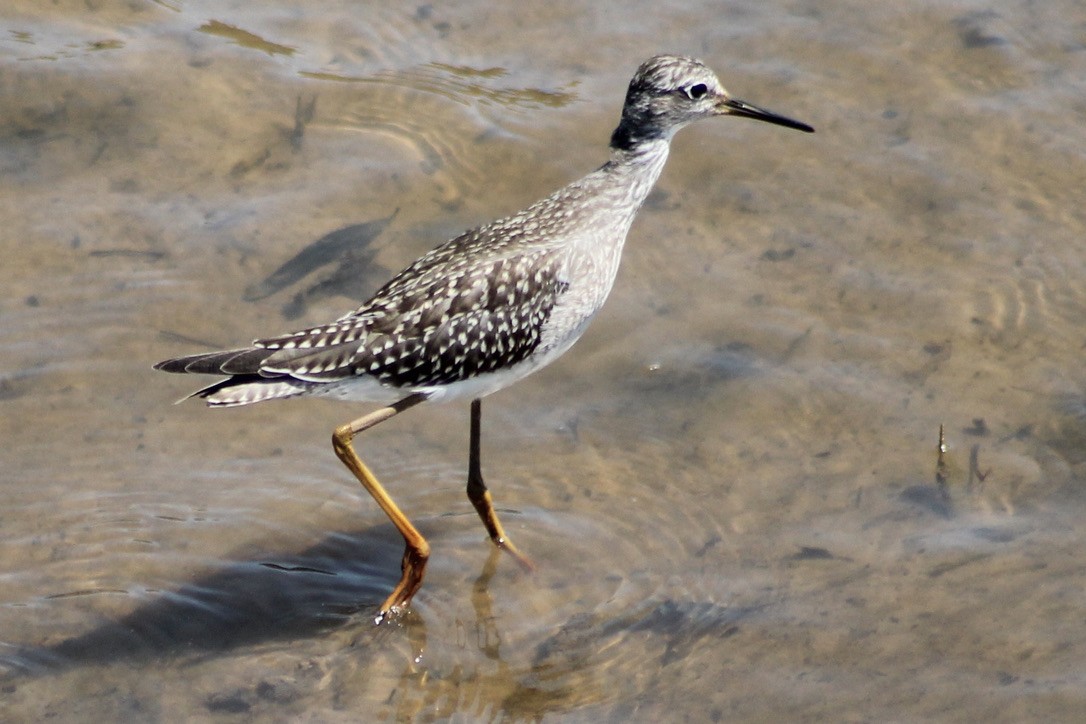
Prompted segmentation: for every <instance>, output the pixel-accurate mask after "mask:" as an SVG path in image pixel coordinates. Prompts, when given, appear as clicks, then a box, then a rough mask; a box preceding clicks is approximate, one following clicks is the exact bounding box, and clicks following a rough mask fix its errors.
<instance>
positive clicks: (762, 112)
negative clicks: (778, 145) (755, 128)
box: [720, 98, 814, 133]
mask: <svg viewBox="0 0 1086 724" xmlns="http://www.w3.org/2000/svg"><path fill="white" fill-rule="evenodd" d="M720 113H721V114H724V115H729V116H741V117H743V118H753V119H754V120H756V121H765V122H767V123H775V124H777V125H778V126H784V127H785V128H794V129H796V130H797V131H803V132H805V133H814V129H813V128H811V127H810V126H808V125H807V124H806V123H800V122H799V121H793V120H792V119H791V118H787V117H785V116H781V115H778V114H776V113H773V112H772V111H767V110H766V109H764V108H759V107H758V106H756V105H753V104H751V103H747V102H746V101H741V100H739V99H737V98H727V99H725V100H723V101H721V103H720Z"/></svg>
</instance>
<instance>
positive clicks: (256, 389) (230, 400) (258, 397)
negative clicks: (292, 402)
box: [179, 375, 315, 407]
mask: <svg viewBox="0 0 1086 724" xmlns="http://www.w3.org/2000/svg"><path fill="white" fill-rule="evenodd" d="M314 386H315V385H313V384H312V383H309V382H303V381H301V380H295V379H292V378H290V377H278V378H275V379H268V378H267V377H261V376H259V375H236V376H234V377H228V378H226V379H225V380H219V381H218V382H215V383H213V384H210V385H208V386H207V387H203V388H201V389H199V390H196V392H193V393H192V394H191V395H189V396H188V397H185V398H184V399H185V400H187V399H189V398H192V397H199V398H202V399H204V400H207V404H208V405H209V406H210V407H240V406H242V405H252V404H254V403H257V402H264V401H265V400H281V399H286V398H288V397H296V396H297V395H302V394H305V393H306V392H308V391H309V390H310V389H311V388H312V387H314ZM180 401H183V400H179V402H180Z"/></svg>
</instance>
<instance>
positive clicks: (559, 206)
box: [155, 55, 814, 621]
mask: <svg viewBox="0 0 1086 724" xmlns="http://www.w3.org/2000/svg"><path fill="white" fill-rule="evenodd" d="M728 115H730V116H742V117H746V118H754V119H756V120H760V121H768V122H770V123H775V124H778V125H781V126H786V127H788V128H795V129H798V130H801V131H806V132H811V131H813V130H814V129H812V128H811V127H810V126H808V125H806V124H804V123H800V122H798V121H794V120H792V119H790V118H785V117H784V116H780V115H777V114H775V113H771V112H769V111H766V110H764V109H762V108H759V107H757V106H754V105H751V104H749V103H745V102H743V101H740V100H737V99H735V98H732V97H731V96H729V95H728V93H727V91H725V90H724V88H723V86H721V84H720V81H718V80H717V78H716V76H715V75H714V74H713V72H712V71H711V70H709V68H707V67H706V66H705V65H704V64H703V63H701V62H700V61H697V60H693V59H691V58H683V57H676V56H670V55H660V56H657V57H655V58H651V59H649V60H647V61H646V62H645V63H643V64H642V65H641V67H640V68H638V70H637V73H636V74H635V75H634V77H633V80H632V81H631V82H630V86H629V90H628V91H627V93H626V102H625V105H624V106H623V108H622V120H621V121H620V122H619V125H618V128H616V129H615V132H614V134H613V135H612V136H611V158H610V160H608V161H607V163H605V164H604V165H603V166H601V167H600V168H599V169H597V170H596V171H594V172H592V173H590V174H588V175H587V176H585V177H584V178H582V179H581V180H579V181H575V182H573V183H571V184H570V185H568V186H566V187H565V188H562V189H559V190H558V191H556V192H555V193H554V194H552V195H550V196H548V197H547V198H545V199H543V200H542V201H539V202H537V203H535V204H533V205H531V206H529V207H528V208H526V209H524V210H523V211H521V212H520V213H517V214H514V215H512V216H508V217H506V218H503V219H499V220H497V221H493V222H491V223H489V224H486V225H485V226H481V227H479V228H477V229H473V230H472V231H468V232H466V233H464V234H462V235H461V236H458V237H456V238H455V239H452V240H450V241H447V242H445V243H444V244H442V245H440V246H438V247H437V248H435V249H434V250H433V251H431V252H430V253H428V254H426V255H425V256H423V257H422V258H420V259H419V260H418V261H416V262H415V263H414V264H412V265H411V266H409V267H407V269H405V270H404V271H402V272H400V273H399V274H397V275H396V276H395V277H394V278H393V279H392V280H391V281H389V282H388V283H387V284H385V285H384V286H383V287H382V288H381V289H379V290H378V291H377V293H376V294H374V295H373V297H372V298H371V299H370V300H369V301H367V302H366V303H365V304H363V305H362V306H361V307H359V308H358V309H356V310H354V311H353V312H350V313H348V314H345V315H344V316H342V317H340V318H339V319H337V320H335V321H334V322H331V323H329V324H324V325H321V326H318V327H311V328H309V329H303V330H301V331H299V332H293V333H290V334H284V335H281V336H278V337H269V338H266V339H259V340H256V341H255V342H253V344H252V345H250V346H248V347H242V348H239V349H232V350H227V351H223V352H209V353H204V354H196V355H190V356H187V357H178V358H176V359H171V360H166V361H165V362H160V363H159V364H157V365H155V367H156V369H160V370H165V371H166V372H187V373H203V374H215V375H226V379H223V380H219V381H218V382H215V383H214V384H212V385H210V386H209V387H205V388H203V389H201V390H198V391H197V392H195V393H193V396H199V397H202V398H204V399H205V400H207V403H208V404H209V405H211V406H213V407H232V406H237V405H248V404H252V403H254V402H263V401H265V400H273V399H281V398H287V397H301V396H308V395H315V396H322V397H331V398H335V399H339V400H346V401H352V402H380V403H385V406H384V407H381V408H380V409H378V410H376V411H374V412H371V413H370V414H368V415H365V416H363V417H360V418H358V419H357V420H355V421H354V422H350V423H347V424H346V425H342V426H340V427H338V428H336V430H335V432H334V433H333V435H332V444H333V447H334V449H335V452H336V454H337V455H338V456H339V458H340V460H342V461H343V463H344V464H345V465H346V466H347V467H348V468H349V469H350V470H351V472H352V473H354V475H355V476H356V477H357V478H358V480H359V481H360V482H361V483H362V485H363V486H364V487H365V488H366V490H367V491H368V492H369V493H370V495H372V496H373V498H374V500H376V501H377V504H378V505H379V506H381V509H382V510H384V512H385V514H386V515H388V517H389V519H391V521H392V522H393V524H394V525H395V526H396V528H397V529H399V531H400V533H401V534H402V535H403V538H404V541H405V543H406V548H405V550H404V556H403V562H402V565H401V569H402V574H401V577H400V581H399V584H398V585H397V586H396V588H395V589H394V590H393V591H392V594H391V595H389V597H388V599H387V600H386V601H385V602H384V604H382V606H381V609H380V612H379V614H378V616H377V620H378V621H381V620H383V619H384V618H385V617H386V616H387V615H388V614H389V613H390V612H395V611H397V610H399V609H402V608H404V607H406V606H407V605H408V604H409V603H410V602H411V598H412V596H414V595H415V592H416V591H418V589H419V586H420V585H421V584H422V577H423V573H424V572H425V569H426V561H427V559H428V557H429V554H430V546H429V544H428V543H427V542H426V540H425V539H424V538H423V537H422V535H420V534H419V532H418V530H416V529H415V527H414V526H413V525H412V524H411V522H410V521H409V520H408V519H407V516H405V515H404V514H403V513H402V512H401V511H400V509H399V507H398V506H397V505H396V503H395V502H393V500H392V498H391V497H390V496H389V495H388V493H387V492H385V489H384V487H382V486H381V484H380V483H379V482H378V481H377V478H375V477H374V475H373V473H371V472H370V470H369V469H368V468H367V467H366V465H365V464H364V463H363V462H362V460H361V459H360V458H359V457H358V454H357V453H356V452H355V450H354V446H353V445H352V440H353V439H354V437H355V436H356V435H357V434H358V433H360V432H362V431H363V430H366V429H368V428H370V427H373V426H374V425H376V424H377V423H379V422H382V421H384V420H387V419H388V418H390V417H392V416H393V415H396V414H397V413H400V412H403V411H404V410H406V409H408V408H409V407H413V406H415V405H417V404H419V403H420V402H426V401H437V400H449V399H455V398H469V399H471V431H470V446H469V463H468V484H467V493H468V498H469V499H470V500H471V502H472V504H473V505H474V506H475V509H476V510H477V511H478V513H479V517H480V518H482V520H483V524H484V525H485V526H486V529H487V532H488V533H489V534H490V538H491V540H493V541H494V543H495V544H497V545H498V546H499V547H501V548H504V549H505V550H507V551H509V553H511V554H512V555H513V556H514V557H515V558H516V559H517V560H518V561H519V562H520V563H521V565H523V566H525V567H527V568H530V567H531V563H530V562H529V561H528V559H527V558H526V557H525V556H523V555H522V554H521V553H520V552H519V551H518V550H517V548H516V547H515V546H514V545H513V543H512V542H511V541H510V540H509V538H508V537H507V536H506V534H505V531H504V530H503V529H502V525H501V523H500V522H499V520H498V516H497V515H496V514H495V512H494V506H493V504H492V502H491V498H490V492H489V491H488V490H487V487H486V484H485V483H484V482H483V476H482V473H481V471H480V464H479V437H480V432H479V428H480V419H481V410H482V403H481V400H482V398H483V397H485V396H486V395H489V394H490V393H492V392H496V391H498V390H500V389H502V388H504V387H507V386H509V385H511V384H513V383H514V382H516V381H517V380H519V379H521V378H522V377H524V376H526V375H528V374H530V373H532V372H534V371H535V370H538V369H539V368H541V367H543V366H544V365H546V364H549V363H550V362H553V361H554V360H555V359H557V358H558V357H560V356H561V355H562V354H563V353H564V352H565V351H566V350H568V349H569V348H570V346H571V345H573V343H574V342H576V341H577V339H578V338H579V337H580V336H581V334H582V333H583V332H584V330H585V328H586V327H587V326H588V323H589V321H591V319H592V317H593V316H595V314H596V312H598V311H599V309H600V307H601V306H603V302H604V300H605V299H606V298H607V295H608V293H609V292H610V290H611V284H612V282H613V281H614V279H615V273H616V272H617V270H618V265H619V258H620V256H621V254H622V247H623V244H624V243H625V240H626V232H627V231H628V230H629V228H630V224H631V223H632V222H633V219H634V215H635V214H636V213H637V210H638V208H640V206H641V204H642V202H643V201H644V200H645V197H646V196H647V195H648V193H649V191H650V190H651V189H652V187H653V184H655V183H656V179H657V178H658V177H659V175H660V171H661V170H662V169H663V167H664V162H665V161H666V160H667V155H668V148H669V144H670V142H671V138H672V136H673V135H674V134H675V132H676V131H678V130H679V129H680V128H682V127H683V126H685V125H687V124H688V123H691V122H693V121H696V120H699V119H701V118H709V117H712V116H728Z"/></svg>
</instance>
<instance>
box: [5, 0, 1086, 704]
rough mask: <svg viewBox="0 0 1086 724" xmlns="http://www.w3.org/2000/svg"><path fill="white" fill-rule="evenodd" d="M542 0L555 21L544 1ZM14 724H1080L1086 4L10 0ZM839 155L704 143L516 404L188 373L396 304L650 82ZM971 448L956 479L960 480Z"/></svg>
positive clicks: (8, 418)
mask: <svg viewBox="0 0 1086 724" xmlns="http://www.w3.org/2000/svg"><path fill="white" fill-rule="evenodd" d="M520 5H523V4H520ZM0 21H2V22H0V94H2V96H3V102H2V103H0V170H2V174H0V184H2V185H3V193H0V219H2V221H3V225H4V231H3V233H0V254H2V258H3V260H4V262H3V264H2V265H0V285H2V288H3V290H4V293H3V294H2V295H0V411H2V414H0V441H2V442H3V445H2V450H3V452H2V453H0V455H2V457H0V460H2V462H3V467H4V471H5V474H4V484H3V486H2V487H0V531H2V535H0V643H2V646H3V648H0V668H2V672H0V673H2V674H3V676H4V681H3V682H2V684H0V685H2V687H3V696H2V700H0V711H2V712H3V713H4V715H5V716H4V717H3V718H5V719H10V720H39V719H44V718H47V717H49V718H53V719H59V720H67V721H75V720H89V719H98V720H138V721H156V720H162V721H176V720H178V719H181V718H194V719H212V720H219V719H221V720H228V719H232V718H240V717H246V716H248V717H254V718H255V717H259V718H266V719H272V720H296V719H300V718H301V719H309V720H314V721H339V720H343V721H355V720H357V718H358V717H359V716H360V713H365V714H366V715H367V717H368V718H373V719H379V720H401V719H420V720H432V719H446V718H454V719H506V720H517V719H546V720H566V719H571V720H588V719H591V720H599V719H610V720H628V719H634V720H641V721H649V720H651V721H658V720H660V719H661V718H662V717H663V718H666V719H669V720H682V719H691V720H705V719H715V720H721V719H726V720H743V719H752V720H767V719H807V720H813V719H826V720H832V721H854V720H870V719H895V720H915V719H940V720H977V719H982V718H985V719H990V720H1004V721H1021V720H1023V719H1046V720H1058V719H1064V720H1071V719H1074V718H1076V716H1077V715H1078V714H1079V712H1081V711H1082V708H1083V705H1084V699H1086V654H1084V646H1086V641H1084V637H1083V634H1082V620H1083V607H1082V602H1081V599H1082V596H1081V592H1082V590H1083V588H1084V587H1086V566H1084V564H1083V561H1084V559H1083V556H1082V552H1081V551H1082V548H1083V545H1082V544H1083V534H1084V527H1086V526H1084V524H1083V522H1082V521H1083V518H1084V516H1083V513H1084V507H1086V500H1084V496H1083V493H1082V490H1083V482H1084V481H1086V467H1084V464H1086V403H1084V399H1086V396H1084V388H1083V381H1084V379H1086V377H1084V374H1083V371H1082V348H1083V345H1084V344H1086V333H1084V331H1083V327H1082V323H1081V320H1082V319H1084V318H1086V314H1084V313H1086V295H1084V294H1083V292H1082V289H1083V284H1082V279H1083V278H1084V276H1086V263H1084V260H1086V212H1084V211H1083V204H1082V198H1081V197H1082V189H1081V186H1082V184H1081V180H1082V178H1083V177H1084V176H1086V152H1084V148H1086V147H1084V145H1083V135H1082V119H1083V117H1084V115H1086V101H1084V100H1083V99H1086V53H1084V49H1086V43H1084V38H1086V11H1084V10H1083V9H1082V7H1080V6H1079V5H1078V4H1075V3H1070V2H1062V1H1058V2H1052V3H1047V4H1044V5H1043V6H1037V5H1036V4H1035V3H1025V2H1006V3H1000V4H998V5H997V6H995V7H992V6H990V5H981V4H977V3H973V2H965V1H961V0H958V1H955V2H938V3H925V2H911V3H905V4H901V3H877V4H871V3H862V4H861V3H849V2H846V1H842V0H834V2H830V3H821V4H819V5H817V6H814V5H806V4H795V3H791V4H766V3H747V4H743V3H739V4H735V3H732V4H730V5H728V6H727V7H726V8H721V6H720V5H719V4H718V3H710V2H703V3H698V2H694V3H690V2H684V3H672V4H670V5H664V6H661V5H660V4H659V3H648V2H645V3H634V4H624V5H623V6H621V8H619V7H617V6H615V7H600V4H598V3H587V2H564V3H549V4H547V5H545V6H542V5H541V6H539V7H535V8H531V7H529V8H524V7H518V8H516V9H514V8H512V7H510V8H504V7H503V6H494V5H493V4H492V3H460V4H456V5H455V6H446V5H436V4H435V5H418V6H415V7H409V8H406V9H402V10H396V9H385V8H384V7H383V6H382V5H379V4H376V3H374V4H373V7H369V6H367V5H365V4H363V5H360V4H358V3H345V2H340V3H324V4H322V5H321V7H320V9H319V10H318V9H315V8H313V9H311V8H308V7H307V8H306V9H302V8H298V7H295V6H294V4H290V3H262V4H260V6H259V7H255V6H253V5H252V4H250V3H234V4H228V3H202V2H184V3H182V2H176V3H175V2H160V3H154V2H144V3H116V4H110V3H105V4H99V5H98V6H97V7H95V8H89V9H88V8H87V7H85V6H84V5H79V6H78V7H76V6H75V5H71V6H68V5H64V4H60V5H53V6H50V8H49V9H43V8H42V7H40V4H39V3H32V2H15V3H9V4H8V6H7V8H6V9H5V10H4V11H3V12H2V16H0ZM663 51H670V52H683V53H688V54H691V55H696V56H698V57H701V58H703V59H705V60H706V61H707V62H708V63H709V65H711V66H712V67H713V68H715V69H716V70H718V72H719V73H720V75H721V77H722V79H723V81H724V83H725V84H726V85H727V86H728V88H729V90H731V91H732V92H733V93H734V94H735V95H736V96H737V97H740V98H743V99H746V100H749V101H751V102H754V103H758V104H761V105H765V106H767V107H769V108H772V109H774V110H777V111H780V112H782V113H785V114H787V115H791V116H794V117H796V118H798V119H801V120H804V121H806V122H809V123H811V124H812V125H814V126H815V127H816V128H817V130H818V132H817V133H816V134H815V135H814V136H807V135H805V134H799V133H793V132H789V131H787V130H785V129H781V128H775V127H771V126H767V125H764V124H753V123H748V122H746V121H742V120H735V119H724V120H720V121H718V122H706V123H703V124H700V125H698V126H696V127H693V128H690V129H688V130H685V131H683V132H682V133H681V134H680V135H679V136H678V138H677V139H676V141H675V143H674V146H673V151H672V157H671V160H670V162H669V165H668V167H667V169H666V170H665V173H664V175H663V177H662V179H661V181H660V183H659V186H658V188H657V191H656V192H655V193H654V194H653V196H652V197H651V198H650V199H649V202H648V203H647V205H646V208H645V209H644V210H643V212H642V214H641V216H640V217H639V219H638V221H637V223H636V224H635V226H634V229H633V232H632V233H631V238H630V241H629V244H628V246H627V250H626V254H625V258H624V262H623V269H622V271H621V273H620V278H619V280H618V282H617V284H616V288H615V290H614V292H613V295H612V298H611V301H610V303H609V305H608V306H607V307H606V308H605V310H604V311H603V312H602V313H601V315H600V317H599V318H598V319H597V321H596V322H595V323H594V326H593V327H592V329H591V330H590V331H589V333H588V334H587V335H586V337H585V338H584V339H583V340H582V342H581V343H579V344H578V346H577V347H576V348H575V350H573V352H572V353H571V354H569V355H567V356H566V357H565V358H563V359H562V360H561V361H560V362H559V363H557V364H555V365H554V366H552V367H551V368H549V369H547V370H545V371H543V372H541V373H539V374H538V375H536V376H534V377H532V378H531V379H529V380H525V381H524V382H523V383H521V384H519V385H518V386H517V387H516V388H514V389H511V390H507V391H504V392H502V393H500V394H497V395H495V396H493V397H492V398H489V399H488V400H487V402H486V403H485V405H484V439H483V442H484V450H483V455H484V470H485V472H486V475H487V479H488V481H489V483H490V486H491V488H492V490H493V492H494V495H495V497H496V500H497V501H498V506H499V508H500V509H501V511H502V514H503V519H504V522H505V524H506V527H507V529H508V530H509V533H510V534H511V536H513V537H514V538H515V540H516V541H517V543H518V545H519V546H520V547H521V548H522V549H523V550H525V551H527V552H528V553H529V554H530V555H531V556H532V557H533V558H534V559H535V560H536V562H537V563H538V564H539V570H538V572H536V573H535V574H533V575H525V574H524V573H522V572H520V571H519V569H517V567H516V566H515V565H514V564H513V562H512V561H510V560H506V559H504V558H502V557H501V556H496V555H494V554H493V551H492V550H491V547H490V544H489V543H488V542H487V541H486V539H485V534H484V532H483V530H482V528H481V526H480V525H479V523H478V520H477V518H476V517H475V514H474V511H473V510H472V509H471V506H470V504H469V503H468V501H467V499H466V497H465V496H464V493H463V486H464V479H465V468H466V453H467V450H466V447H467V406H466V405H460V404H451V405H447V406H436V407H432V408H426V409H416V410H413V411H411V412H410V413H408V414H405V415H404V416H403V417H402V418H398V419H396V420H394V421H391V422H389V423H386V424H384V425H381V426H380V427H378V428H376V429H374V430H372V431H370V432H367V433H366V435H365V436H364V437H363V438H360V440H359V441H358V447H359V450H360V452H361V453H362V455H363V457H365V458H366V459H367V460H368V461H369V462H370V463H371V465H372V466H373V468H374V469H375V471H376V472H377V474H378V475H379V476H380V477H381V478H382V479H383V480H384V481H385V483H386V485H387V487H388V488H389V490H390V492H391V493H392V494H393V496H394V497H395V498H396V499H397V501H398V502H399V503H400V504H401V506H402V507H403V509H404V510H405V511H406V512H407V513H408V515H410V516H411V517H412V518H413V519H414V520H415V521H416V522H417V523H418V525H419V527H420V528H421V530H422V531H423V533H424V534H425V535H426V536H427V537H428V538H429V539H430V541H431V543H432V545H433V548H434V555H433V558H432V562H431V565H430V569H429V571H428V575H427V580H426V584H425V586H424V587H423V589H422V592H421V593H420V594H419V596H418V597H417V598H416V600H415V605H414V608H413V611H412V613H411V614H410V615H408V616H406V617H405V618H404V619H403V620H401V621H400V622H399V623H398V624H397V625H394V626H384V627H380V628H375V627H374V626H372V625H371V624H370V621H371V619H372V616H373V613H374V610H375V607H376V606H377V605H378V604H379V603H380V601H382V600H383V599H384V597H385V596H386V595H387V593H388V591H389V590H390V588H391V587H392V585H394V583H395V580H396V577H397V574H398V562H399V557H400V553H401V544H400V542H399V541H398V540H397V535H396V533H395V531H394V529H393V528H392V527H391V525H390V524H389V523H388V522H387V521H386V520H385V519H384V517H383V516H382V515H381V513H380V511H379V510H378V509H377V508H376V506H375V505H374V504H373V503H372V501H370V500H369V499H368V497H367V496H365V494H364V492H363V491H361V489H360V488H359V486H358V485H357V483H356V482H354V481H353V479H352V478H351V476H350V474H349V473H348V472H347V471H346V470H344V469H343V468H342V466H341V465H340V463H339V462H338V460H336V458H335V456H334V455H333V454H332V452H331V449H330V441H329V436H330V433H331V430H332V429H333V428H334V427H335V426H336V425H338V424H341V423H343V422H346V421H347V420H349V419H350V418H351V417H352V416H358V415H361V414H363V413H364V412H365V411H366V410H365V409H364V408H351V407H350V406H348V405H343V404H337V403H332V402H327V401H319V400H311V401H295V402H286V403H277V404H269V405H267V406H259V407H255V408H251V409H242V410H232V411H209V410H206V409H204V408H203V407H202V406H201V405H199V404H197V403H194V402H190V403H187V404H184V405H180V406H173V405H172V404H171V403H172V402H173V401H174V400H176V399H177V398H179V397H181V396H183V395H184V394H186V393H187V392H189V391H191V390H192V389H194V387H195V384H193V381H190V380H186V379H184V378H180V377H168V376H165V375H162V374H160V373H155V372H154V371H152V370H151V368H150V366H151V364H153V363H154V362H156V361H158V360H160V359H163V358H166V357H169V356H175V355H179V354H183V353H186V352H194V351H200V350H203V349H210V348H213V347H219V346H228V345H233V344H239V343H244V342H247V341H248V340H250V339H252V338H253V337H256V336H263V335H270V334H275V333H278V332H282V331H287V330H289V329H293V328H300V327H302V326H304V325H306V324H309V323H316V322H321V321H325V320H327V319H329V318H332V317H335V316H338V315H339V314H342V313H343V312H345V311H346V310H348V309H351V308H353V307H354V306H355V305H356V304H357V302H358V300H359V299H360V298H361V297H363V296H364V295H365V294H366V293H367V292H368V291H372V290H373V289H374V288H375V287H376V286H377V285H378V284H380V283H381V282H382V281H384V279H386V278H387V276H388V275H389V274H391V273H393V272H394V271H396V270H398V269H399V268H400V267H402V266H403V265H404V264H406V263H408V262H409V261H411V260H412V259H414V258H415V257H416V256H417V255H419V254H420V253H422V252H424V251H425V250H427V249H428V248H430V247H431V246H433V245H435V244H437V243H439V242H440V241H442V240H444V239H445V238H448V237H449V236H451V235H453V234H456V233H458V232H460V231H462V230H464V229H466V228H469V227H471V226H473V225H475V224H478V223H481V222H484V221H487V220H489V219H491V218H493V217H495V216H497V215H503V214H506V213H509V212H512V211H515V210H516V209H518V208H521V207H522V206H524V205H526V204H528V203H530V202H532V201H534V200H535V199H537V198H539V197H541V196H543V195H545V194H547V193H549V192H550V191H552V190H553V189H554V188H556V187H557V186H559V185H560V184H562V183H565V182H567V181H569V180H572V179H574V178H576V177H578V176H580V175H582V174H583V173H586V172H587V171H589V170H591V169H592V168H594V167H595V166H597V165H598V164H599V163H602V161H603V160H604V159H605V158H606V150H605V144H606V141H607V139H608V137H609V133H610V131H611V130H612V128H613V126H614V124H615V123H616V121H617V117H618V112H619V109H620V106H621V102H622V97H623V93H624V91H625V86H626V83H627V82H628V80H629V77H630V75H631V74H632V72H633V70H634V69H635V68H636V67H637V65H638V64H639V63H640V62H641V61H642V60H643V59H644V58H646V57H648V56H650V55H653V54H655V53H658V52H663ZM940 425H943V426H944V428H945V439H946V444H947V447H948V451H947V453H946V455H945V459H944V463H945V466H946V467H945V473H944V477H945V480H946V484H945V486H939V485H937V484H936V459H937V443H938V433H939V427H940Z"/></svg>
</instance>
